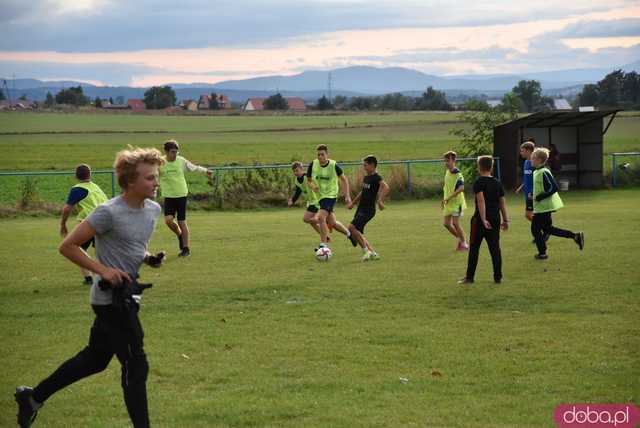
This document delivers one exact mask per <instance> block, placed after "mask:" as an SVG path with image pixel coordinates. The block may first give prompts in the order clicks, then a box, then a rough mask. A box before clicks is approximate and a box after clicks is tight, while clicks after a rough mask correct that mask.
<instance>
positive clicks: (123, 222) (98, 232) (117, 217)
mask: <svg viewBox="0 0 640 428" xmlns="http://www.w3.org/2000/svg"><path fill="white" fill-rule="evenodd" d="M161 164H162V158H161V154H160V152H159V151H158V150H156V149H132V150H123V151H121V152H119V153H118V154H117V156H116V161H115V165H114V167H115V171H116V174H117V176H118V184H119V185H120V187H121V188H122V195H121V196H118V197H116V198H114V199H111V200H110V201H108V202H106V203H105V204H103V205H101V206H99V207H98V208H96V209H95V211H93V212H92V213H91V214H90V215H89V217H87V218H86V219H85V220H84V221H83V222H82V223H80V224H79V225H78V226H77V227H76V228H75V229H74V230H73V232H71V234H69V235H68V236H67V237H66V238H65V240H64V241H63V242H62V244H61V245H60V253H61V254H62V255H63V256H65V257H66V258H68V259H69V260H71V261H72V262H74V263H75V264H77V265H78V266H80V267H82V268H84V269H87V270H89V271H91V272H94V273H96V274H97V275H98V277H97V278H96V281H95V282H94V284H93V286H92V288H91V305H92V307H93V311H94V312H95V314H96V318H95V321H94V322H93V326H92V327H91V332H90V336H89V344H88V345H87V346H86V347H85V348H84V349H83V350H82V351H80V352H79V353H78V354H77V355H76V356H75V357H73V358H71V359H69V360H67V361H66V362H65V363H63V364H62V365H61V366H60V367H59V368H58V369H57V370H56V371H55V372H53V374H51V376H49V377H48V378H46V379H44V380H43V381H42V382H40V383H39V384H38V385H37V386H36V387H35V388H33V389H32V388H29V387H25V386H21V387H18V388H17V389H16V394H15V398H16V402H17V403H18V424H19V425H20V426H21V427H28V426H30V425H31V423H32V422H33V420H34V419H35V416H36V413H37V411H38V409H39V408H40V407H41V406H42V405H43V403H44V402H45V401H46V400H47V399H48V398H49V397H50V396H51V395H53V394H54V393H56V392H57V391H59V390H61V389H63V388H65V387H66V386H68V385H71V384H72V383H74V382H77V381H78V380H80V379H83V378H85V377H88V376H91V375H93V374H95V373H99V372H101V371H103V370H104V369H106V368H107V366H108V365H109V362H110V361H111V359H112V358H113V356H114V355H116V356H117V358H118V360H119V361H120V364H121V365H122V389H123V391H124V400H125V404H126V406H127V411H128V412H129V417H130V418H131V421H132V422H133V426H134V427H136V428H137V427H148V426H149V413H148V409H147V391H146V380H147V374H148V371H149V365H148V363H147V357H146V355H145V353H144V349H143V339H142V338H143V331H142V325H141V324H140V320H139V319H138V309H139V307H138V305H137V303H133V305H132V306H128V307H127V308H126V309H123V308H121V307H120V306H118V305H114V303H115V301H114V299H113V296H112V291H111V290H109V289H107V290H102V289H101V288H100V287H99V286H98V281H99V280H100V279H102V280H104V281H106V282H108V283H110V284H111V285H112V286H113V287H122V286H123V283H125V282H129V283H130V282H132V281H133V280H135V279H136V276H137V272H138V269H139V268H140V266H141V265H142V263H147V264H150V265H152V266H154V267H158V266H159V265H160V262H161V260H158V258H157V257H155V256H151V255H150V254H149V253H148V252H147V245H148V243H149V239H150V238H151V234H152V233H153V230H154V228H155V225H156V220H157V218H158V216H159V215H160V212H161V209H160V205H158V204H157V203H156V202H154V201H152V200H151V198H154V197H155V196H156V192H157V189H158V168H159V167H160V165H161ZM94 237H95V241H96V258H97V260H92V259H91V258H89V257H88V256H87V255H86V253H84V252H83V251H82V250H81V248H80V246H81V245H82V243H84V242H87V241H88V240H90V239H92V238H94ZM87 423H88V421H87Z"/></svg>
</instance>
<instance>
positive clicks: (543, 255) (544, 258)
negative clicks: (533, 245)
mask: <svg viewBox="0 0 640 428" xmlns="http://www.w3.org/2000/svg"><path fill="white" fill-rule="evenodd" d="M533 258H534V259H536V260H547V259H548V258H549V256H547V255H546V254H536V255H535V256H533Z"/></svg>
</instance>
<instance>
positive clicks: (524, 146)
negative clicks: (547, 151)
mask: <svg viewBox="0 0 640 428" xmlns="http://www.w3.org/2000/svg"><path fill="white" fill-rule="evenodd" d="M520 148H521V149H525V150H527V151H530V152H532V151H534V150H535V148H536V145H535V144H534V143H533V141H530V140H527V141H525V142H524V143H522V144H520Z"/></svg>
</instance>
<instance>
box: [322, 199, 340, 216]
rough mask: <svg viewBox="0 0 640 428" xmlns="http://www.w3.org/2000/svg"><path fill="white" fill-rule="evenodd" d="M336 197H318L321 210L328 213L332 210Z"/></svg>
mask: <svg viewBox="0 0 640 428" xmlns="http://www.w3.org/2000/svg"><path fill="white" fill-rule="evenodd" d="M336 201H337V199H336V198H324V199H320V209H321V210H325V211H327V212H329V213H332V212H333V207H334V206H335V204H336Z"/></svg>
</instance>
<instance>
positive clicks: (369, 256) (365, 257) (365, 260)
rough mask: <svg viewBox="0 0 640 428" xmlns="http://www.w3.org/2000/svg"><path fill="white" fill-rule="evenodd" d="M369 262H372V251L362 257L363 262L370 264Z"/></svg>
mask: <svg viewBox="0 0 640 428" xmlns="http://www.w3.org/2000/svg"><path fill="white" fill-rule="evenodd" d="M369 260H371V251H367V252H366V253H364V256H362V261H363V262H368V261H369Z"/></svg>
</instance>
